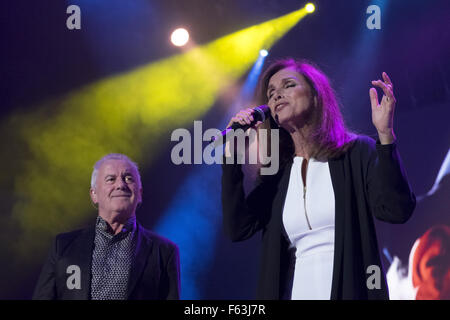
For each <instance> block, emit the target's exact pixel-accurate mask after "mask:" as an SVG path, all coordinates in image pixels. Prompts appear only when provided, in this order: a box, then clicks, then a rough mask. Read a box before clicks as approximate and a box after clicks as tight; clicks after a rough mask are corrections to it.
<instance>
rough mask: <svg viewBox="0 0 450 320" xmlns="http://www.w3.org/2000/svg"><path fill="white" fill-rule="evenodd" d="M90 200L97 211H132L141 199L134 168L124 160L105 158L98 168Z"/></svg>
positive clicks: (129, 212)
mask: <svg viewBox="0 0 450 320" xmlns="http://www.w3.org/2000/svg"><path fill="white" fill-rule="evenodd" d="M90 194H91V198H92V201H93V202H94V203H97V204H98V209H99V212H100V213H101V212H107V213H113V212H119V213H127V214H131V213H134V211H135V210H136V206H137V204H138V203H139V202H141V199H142V189H141V188H140V186H139V183H138V176H137V172H136V170H135V169H134V168H133V166H131V164H129V163H128V162H127V161H124V160H107V161H105V162H104V163H103V164H102V165H101V166H100V168H99V170H98V174H97V181H96V185H95V188H94V189H91V191H90Z"/></svg>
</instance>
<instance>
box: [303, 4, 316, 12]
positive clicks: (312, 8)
mask: <svg viewBox="0 0 450 320" xmlns="http://www.w3.org/2000/svg"><path fill="white" fill-rule="evenodd" d="M305 9H306V12H308V13H312V12H314V10H316V7H315V6H314V4H312V3H308V4H307V5H306V6H305Z"/></svg>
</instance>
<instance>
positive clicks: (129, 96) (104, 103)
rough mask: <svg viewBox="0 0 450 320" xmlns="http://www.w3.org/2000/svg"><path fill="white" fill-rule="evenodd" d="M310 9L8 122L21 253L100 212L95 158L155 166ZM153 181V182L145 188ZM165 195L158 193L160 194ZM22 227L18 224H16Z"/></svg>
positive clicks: (32, 252) (35, 251)
mask: <svg viewBox="0 0 450 320" xmlns="http://www.w3.org/2000/svg"><path fill="white" fill-rule="evenodd" d="M305 15H306V10H305V9H301V10H298V11H295V12H293V13H290V14H287V15H285V16H282V17H280V18H277V19H273V20H270V21H267V22H264V23H261V24H259V25H255V26H252V27H249V28H246V29H244V30H241V31H238V32H235V33H233V34H230V35H227V36H224V37H223V38H220V39H217V40H215V41H213V42H211V43H209V44H206V45H204V46H201V47H197V48H193V49H192V50H190V51H188V52H186V53H185V54H180V55H176V56H173V57H170V58H167V59H164V60H162V61H157V62H154V63H151V64H149V65H147V66H143V67H140V68H137V69H135V70H132V71H129V72H126V73H123V74H119V75H116V76H113V77H110V78H107V79H104V80H101V81H98V82H96V83H93V84H90V85H87V86H85V87H83V88H81V89H80V90H77V91H76V92H73V93H70V94H68V95H66V96H64V97H60V98H57V99H54V100H52V101H48V102H46V103H44V104H43V105H39V106H37V107H36V108H35V109H34V110H33V111H32V112H30V113H28V114H25V115H14V116H12V117H11V118H10V119H9V120H8V122H7V123H6V130H8V131H10V132H13V134H12V135H13V140H15V141H16V142H17V143H18V145H21V146H22V147H23V148H22V149H21V150H20V151H17V153H16V154H11V155H10V156H11V157H12V158H15V159H16V161H17V162H16V163H15V166H14V168H15V170H14V172H11V173H10V174H12V175H13V176H14V178H13V182H14V196H13V199H12V201H13V204H12V218H13V220H12V224H11V226H12V225H13V224H14V226H18V227H19V229H20V230H19V232H17V235H16V237H17V239H16V240H17V241H16V242H15V251H16V252H18V253H19V254H20V255H21V256H22V257H27V258H29V259H32V258H33V257H34V256H36V257H37V256H40V254H41V253H42V250H43V249H44V248H47V246H48V245H47V243H48V239H49V238H50V237H51V236H54V235H55V233H59V232H63V231H67V230H71V229H73V228H74V226H78V225H81V224H82V223H83V221H85V219H86V218H87V217H89V216H93V212H94V209H93V208H92V207H91V204H90V199H89V196H88V190H89V182H90V174H91V170H92V165H93V164H94V162H95V161H96V160H98V159H99V158H100V157H101V156H103V155H104V154H106V153H110V152H120V153H124V154H127V155H128V156H130V157H131V158H132V159H134V160H135V161H137V162H138V163H140V164H141V167H145V166H148V165H149V164H151V162H152V159H153V157H154V156H155V155H156V154H157V153H158V149H159V147H160V146H163V145H167V144H168V143H170V142H169V141H167V140H165V139H164V141H162V140H161V138H162V137H164V135H167V132H169V131H171V130H173V129H175V128H178V127H183V126H190V125H191V124H192V121H193V120H195V119H199V118H200V117H202V115H203V114H204V113H205V112H206V111H207V110H208V109H209V108H210V107H211V106H212V105H213V103H214V101H215V99H216V97H217V95H218V94H219V93H220V91H221V90H223V88H225V87H227V86H230V85H231V84H232V83H233V81H235V80H236V79H238V78H239V77H240V76H242V75H243V74H244V73H245V71H246V70H247V69H248V68H249V67H250V66H251V65H252V64H253V62H254V61H255V59H256V58H257V57H258V54H259V51H260V50H261V49H262V48H264V49H269V48H270V47H271V46H272V45H273V44H274V43H275V42H276V41H277V40H279V39H280V38H281V37H282V36H283V35H284V34H285V33H286V32H287V31H288V30H290V29H291V28H292V27H293V26H294V25H296V24H297V23H298V21H299V20H300V19H301V18H302V17H303V16H305ZM144 187H145V186H144ZM155 201H156V199H155ZM11 233H12V234H16V229H15V228H11Z"/></svg>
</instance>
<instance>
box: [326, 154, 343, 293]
mask: <svg viewBox="0 0 450 320" xmlns="http://www.w3.org/2000/svg"><path fill="white" fill-rule="evenodd" d="M328 164H329V168H330V175H331V182H332V184H333V190H334V196H335V221H334V223H335V232H334V246H335V249H334V261H333V281H332V287H331V300H336V299H340V298H341V297H340V294H339V288H340V287H341V283H342V281H343V279H342V257H343V248H344V232H345V230H344V229H345V228H344V220H345V216H344V215H345V194H344V190H345V171H344V161H343V157H340V158H338V159H332V160H330V161H329V162H328Z"/></svg>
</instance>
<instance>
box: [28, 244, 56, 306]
mask: <svg viewBox="0 0 450 320" xmlns="http://www.w3.org/2000/svg"><path fill="white" fill-rule="evenodd" d="M56 260H57V239H55V240H54V241H53V243H52V246H51V249H50V252H49V254H48V257H47V260H46V262H45V264H44V266H43V267H42V270H41V273H40V275H39V278H38V282H37V284H36V287H35V289H34V292H33V297H32V299H33V300H55V299H56V273H55V265H56Z"/></svg>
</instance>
